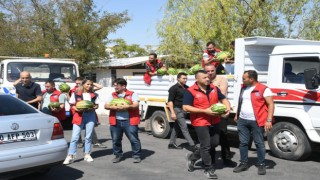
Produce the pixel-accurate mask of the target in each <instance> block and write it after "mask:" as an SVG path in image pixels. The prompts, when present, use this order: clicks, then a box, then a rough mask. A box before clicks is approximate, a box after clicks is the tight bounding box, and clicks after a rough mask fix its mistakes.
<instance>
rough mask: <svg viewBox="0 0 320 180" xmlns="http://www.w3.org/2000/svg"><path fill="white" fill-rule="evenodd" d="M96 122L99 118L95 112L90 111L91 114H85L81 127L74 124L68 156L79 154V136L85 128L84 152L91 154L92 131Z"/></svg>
mask: <svg viewBox="0 0 320 180" xmlns="http://www.w3.org/2000/svg"><path fill="white" fill-rule="evenodd" d="M96 121H97V118H96V115H95V112H94V111H89V112H84V113H83V114H82V122H81V124H80V126H79V125H77V124H73V128H72V137H71V141H70V146H69V152H68V154H71V155H75V154H76V153H77V144H78V141H79V136H80V133H81V129H83V128H84V127H85V131H86V133H85V141H84V146H83V151H84V152H85V153H88V154H89V153H90V152H91V144H92V137H91V136H92V131H93V128H94V125H95V123H96Z"/></svg>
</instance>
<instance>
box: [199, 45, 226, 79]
mask: <svg viewBox="0 0 320 180" xmlns="http://www.w3.org/2000/svg"><path fill="white" fill-rule="evenodd" d="M206 47H207V49H206V50H204V52H203V54H202V68H204V66H205V65H206V64H212V65H214V67H216V69H217V74H225V72H224V67H223V66H222V64H221V62H220V60H218V59H216V55H217V53H218V52H220V51H221V50H220V49H218V48H217V47H216V44H215V43H214V42H211V41H210V42H208V43H207V45H206Z"/></svg>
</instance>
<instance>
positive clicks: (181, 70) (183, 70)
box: [177, 69, 188, 74]
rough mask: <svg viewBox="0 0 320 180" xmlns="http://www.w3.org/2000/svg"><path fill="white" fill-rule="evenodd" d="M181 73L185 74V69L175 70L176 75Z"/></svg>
mask: <svg viewBox="0 0 320 180" xmlns="http://www.w3.org/2000/svg"><path fill="white" fill-rule="evenodd" d="M181 72H184V73H187V72H188V70H186V69H177V74H179V73H181Z"/></svg>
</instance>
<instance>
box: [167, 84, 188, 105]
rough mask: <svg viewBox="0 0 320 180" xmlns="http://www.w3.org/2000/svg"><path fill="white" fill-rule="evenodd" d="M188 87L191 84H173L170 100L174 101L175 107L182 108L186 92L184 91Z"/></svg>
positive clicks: (170, 90)
mask: <svg viewBox="0 0 320 180" xmlns="http://www.w3.org/2000/svg"><path fill="white" fill-rule="evenodd" d="M188 88H189V86H187V85H184V86H181V85H180V84H179V83H177V84H175V85H173V86H172V87H171V88H170V89H169V97H168V102H169V101H172V102H173V107H176V108H182V101H183V94H184V91H186V89H188Z"/></svg>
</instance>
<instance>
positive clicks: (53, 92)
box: [41, 80, 68, 121]
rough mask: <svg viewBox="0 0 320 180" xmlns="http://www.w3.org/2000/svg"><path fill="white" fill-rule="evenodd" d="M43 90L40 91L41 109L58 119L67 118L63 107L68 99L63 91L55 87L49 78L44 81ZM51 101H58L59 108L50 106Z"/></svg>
mask: <svg viewBox="0 0 320 180" xmlns="http://www.w3.org/2000/svg"><path fill="white" fill-rule="evenodd" d="M44 86H45V88H46V89H45V90H44V91H42V97H43V98H42V102H41V111H42V112H44V113H46V114H49V115H53V116H55V117H56V118H58V119H59V120H60V121H62V120H65V119H66V118H67V116H66V111H65V109H64V103H65V102H66V101H67V100H68V98H67V96H66V95H65V94H64V93H61V92H60V91H59V90H57V89H56V88H55V83H54V82H53V81H51V80H49V81H47V82H45V85H44ZM51 102H58V103H59V104H60V107H59V108H52V107H50V106H49V104H50V103H51Z"/></svg>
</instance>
